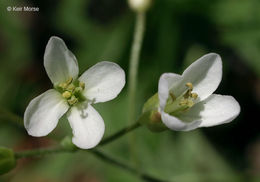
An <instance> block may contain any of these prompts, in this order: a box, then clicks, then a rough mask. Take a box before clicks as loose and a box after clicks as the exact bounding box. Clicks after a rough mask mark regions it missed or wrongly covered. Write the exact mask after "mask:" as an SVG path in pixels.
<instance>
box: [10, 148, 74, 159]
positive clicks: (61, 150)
mask: <svg viewBox="0 0 260 182" xmlns="http://www.w3.org/2000/svg"><path fill="white" fill-rule="evenodd" d="M64 152H74V150H68V149H65V148H63V147H61V146H60V147H56V148H46V149H34V150H27V151H22V152H16V153H15V158H16V159H21V158H26V157H35V156H38V157H39V156H45V155H49V154H55V153H64Z"/></svg>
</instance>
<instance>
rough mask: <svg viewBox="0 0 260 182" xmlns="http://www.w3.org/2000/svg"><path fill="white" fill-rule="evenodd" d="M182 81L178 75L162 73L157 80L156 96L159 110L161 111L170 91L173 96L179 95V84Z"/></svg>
mask: <svg viewBox="0 0 260 182" xmlns="http://www.w3.org/2000/svg"><path fill="white" fill-rule="evenodd" d="M181 81H182V77H181V76H180V75H177V74H174V73H164V74H162V76H161V77H160V79H159V86H158V94H159V100H160V108H161V110H162V111H163V110H164V107H165V104H166V102H167V99H168V97H169V91H170V90H172V91H173V93H174V94H175V96H178V95H179V94H181V93H179V87H178V86H179V84H180V83H181Z"/></svg>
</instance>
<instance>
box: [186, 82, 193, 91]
mask: <svg viewBox="0 0 260 182" xmlns="http://www.w3.org/2000/svg"><path fill="white" fill-rule="evenodd" d="M185 85H186V86H187V87H188V88H189V90H192V89H193V85H192V83H190V82H187V83H186V84H185Z"/></svg>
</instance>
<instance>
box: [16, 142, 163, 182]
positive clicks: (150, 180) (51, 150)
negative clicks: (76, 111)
mask: <svg viewBox="0 0 260 182" xmlns="http://www.w3.org/2000/svg"><path fill="white" fill-rule="evenodd" d="M75 151H84V152H89V153H91V154H93V155H94V156H96V157H97V158H99V159H101V160H102V161H104V162H107V163H109V164H113V165H115V166H117V167H120V168H121V169H124V170H126V171H128V172H130V173H132V174H134V175H138V176H139V177H140V178H141V179H143V180H145V181H148V182H164V181H162V180H160V179H157V178H155V177H152V176H150V175H148V174H145V173H140V172H139V171H137V170H136V169H134V168H132V167H131V166H128V165H126V164H124V163H122V162H119V161H118V160H116V159H113V158H112V157H110V156H108V155H107V154H104V153H103V152H100V151H98V150H95V149H92V150H82V149H77V150H69V149H65V148H63V147H62V146H60V147H56V148H45V149H35V150H28V151H22V152H16V153H15V158H16V159H21V158H27V157H38V156H45V155H50V154H56V153H68V152H69V153H72V152H75Z"/></svg>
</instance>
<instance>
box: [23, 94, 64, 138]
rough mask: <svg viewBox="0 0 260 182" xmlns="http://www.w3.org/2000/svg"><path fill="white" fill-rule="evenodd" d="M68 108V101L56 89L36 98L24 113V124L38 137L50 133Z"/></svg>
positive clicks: (30, 132) (29, 131)
mask: <svg viewBox="0 0 260 182" xmlns="http://www.w3.org/2000/svg"><path fill="white" fill-rule="evenodd" d="M68 108H69V106H68V104H67V102H66V101H65V100H64V99H63V98H62V96H61V94H60V93H59V92H57V91H56V90H54V89H51V90H48V91H46V92H44V93H43V94H41V95H39V96H38V97H36V98H34V99H33V100H32V101H31V102H30V103H29V105H28V106H27V108H26V110H25V113H24V126H25V128H26V130H27V132H28V134H29V135H32V136H37V137H40V136H45V135H48V134H49V133H50V132H51V131H52V130H53V129H54V128H55V127H56V125H57V123H58V121H59V119H60V118H61V117H62V115H63V114H64V113H65V112H66V111H67V110H68Z"/></svg>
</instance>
